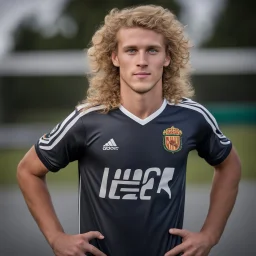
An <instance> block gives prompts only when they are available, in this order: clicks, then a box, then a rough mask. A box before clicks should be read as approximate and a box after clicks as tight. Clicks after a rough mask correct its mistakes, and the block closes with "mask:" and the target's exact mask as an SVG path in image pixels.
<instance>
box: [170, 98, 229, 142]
mask: <svg viewBox="0 0 256 256" xmlns="http://www.w3.org/2000/svg"><path fill="white" fill-rule="evenodd" d="M168 104H169V105H175V104H174V103H169V102H168ZM176 106H179V107H183V108H187V109H191V110H194V111H197V112H198V113H200V114H202V116H203V117H204V118H205V120H206V121H207V123H208V124H209V125H210V127H211V128H212V130H213V132H214V133H215V134H216V136H217V137H218V138H219V139H220V143H221V144H223V145H228V144H230V143H231V142H230V141H229V140H228V139H227V137H226V136H225V135H224V134H223V133H222V132H221V131H220V129H219V126H218V124H217V122H216V119H215V118H214V116H213V115H212V114H211V113H210V112H209V111H208V110H207V109H206V108H205V107H203V106H202V105H201V104H199V103H197V102H195V101H192V100H190V99H188V98H184V100H182V101H181V102H180V103H178V104H176Z"/></svg>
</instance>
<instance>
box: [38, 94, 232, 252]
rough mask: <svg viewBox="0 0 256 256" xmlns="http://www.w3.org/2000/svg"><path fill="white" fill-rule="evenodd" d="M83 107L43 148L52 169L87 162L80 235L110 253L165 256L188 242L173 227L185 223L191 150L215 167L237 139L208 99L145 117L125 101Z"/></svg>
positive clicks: (47, 137) (42, 154) (48, 137)
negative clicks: (225, 130)
mask: <svg viewBox="0 0 256 256" xmlns="http://www.w3.org/2000/svg"><path fill="white" fill-rule="evenodd" d="M101 109H102V106H98V107H93V108H89V109H87V110H85V111H81V110H79V109H76V110H75V111H74V112H73V113H71V114H70V115H69V116H68V117H67V118H66V119H65V120H64V121H63V122H62V123H60V124H58V125H57V126H56V127H55V128H54V129H53V131H52V132H51V133H49V134H47V135H45V136H43V137H42V138H40V140H39V141H38V143H37V144H36V152H37V154H38V156H39V158H40V159H41V161H42V162H43V163H44V165H45V166H46V167H47V168H48V169H49V170H51V171H54V172H56V171H58V170H59V169H61V168H64V167H65V166H66V165H67V164H68V163H69V162H71V161H74V160H78V164H79V174H80V175H79V177H80V189H79V226H80V233H85V232H88V231H94V230H97V231H100V232H101V233H102V234H103V235H104V236H105V239H104V240H97V239H95V240H93V241H91V242H92V244H94V245H95V246H96V247H98V248H99V249H100V250H101V251H103V252H104V253H106V254H107V255H108V256H144V255H145V256H162V255H164V254H165V253H166V252H167V251H169V250H170V249H172V248H173V247H175V246H176V245H178V244H179V243H181V238H180V237H178V236H173V235H170V234H169V233H168V230H169V229H170V228H182V224H183V215H184V203H185V181H186V165H187V158H188V154H189V152H190V151H191V150H193V149H196V150H197V151H198V154H199V156H201V157H203V158H204V159H205V160H206V161H207V162H208V163H209V164H210V165H217V164H219V163H221V162H222V161H223V160H224V159H225V158H226V157H227V156H228V154H229V152H230V150H231V147H232V146H231V142H230V141H229V140H228V139H227V138H226V137H225V136H224V135H223V134H222V133H221V131H220V130H219V128H218V125H217V123H216V121H215V119H214V117H213V116H212V115H211V114H210V113H209V112H208V111H207V110H206V109H205V108H204V107H203V106H202V105H200V104H198V103H196V102H194V101H192V100H189V99H183V101H182V102H181V103H180V104H177V105H174V104H169V103H168V102H167V101H164V102H163V104H162V106H161V108H160V109H159V110H157V111H156V112H155V113H153V114H152V115H150V116H149V117H147V118H146V119H143V120H142V119H140V118H138V117H136V116H134V115H133V114H131V113H130V112H129V111H128V110H126V109H125V108H124V107H120V108H119V109H116V110H112V111H110V112H109V113H108V114H104V113H102V112H101V111H100V110H101Z"/></svg>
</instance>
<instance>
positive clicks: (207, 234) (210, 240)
mask: <svg viewBox="0 0 256 256" xmlns="http://www.w3.org/2000/svg"><path fill="white" fill-rule="evenodd" d="M200 233H201V234H203V236H204V237H205V238H206V239H207V241H208V243H209V244H210V245H211V247H213V246H215V245H216V244H217V243H218V242H219V238H218V237H217V236H216V235H214V234H213V233H212V232H207V231H206V230H201V231H200Z"/></svg>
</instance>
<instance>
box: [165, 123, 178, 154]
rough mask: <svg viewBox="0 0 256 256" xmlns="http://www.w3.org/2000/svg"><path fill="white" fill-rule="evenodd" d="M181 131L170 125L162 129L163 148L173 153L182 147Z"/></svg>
mask: <svg viewBox="0 0 256 256" xmlns="http://www.w3.org/2000/svg"><path fill="white" fill-rule="evenodd" d="M181 135H182V131H181V130H180V129H178V128H175V127H174V126H172V127H171V128H167V129H165V130H164V131H163V144H164V148H165V150H167V151H169V152H172V153H175V152H177V151H180V150H181V148H182V136H181Z"/></svg>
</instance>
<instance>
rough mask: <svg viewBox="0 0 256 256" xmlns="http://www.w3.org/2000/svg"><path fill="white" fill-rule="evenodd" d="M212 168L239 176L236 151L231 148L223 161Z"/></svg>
mask: <svg viewBox="0 0 256 256" xmlns="http://www.w3.org/2000/svg"><path fill="white" fill-rule="evenodd" d="M214 168H215V170H216V171H223V170H227V171H228V170H230V172H233V173H239V174H241V161H240V158H239V155H238V153H237V151H236V149H235V148H234V147H232V149H231V151H230V153H229V155H228V156H227V157H226V158H225V160H224V161H223V162H221V163H220V164H218V165H216V166H214Z"/></svg>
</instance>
